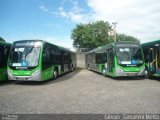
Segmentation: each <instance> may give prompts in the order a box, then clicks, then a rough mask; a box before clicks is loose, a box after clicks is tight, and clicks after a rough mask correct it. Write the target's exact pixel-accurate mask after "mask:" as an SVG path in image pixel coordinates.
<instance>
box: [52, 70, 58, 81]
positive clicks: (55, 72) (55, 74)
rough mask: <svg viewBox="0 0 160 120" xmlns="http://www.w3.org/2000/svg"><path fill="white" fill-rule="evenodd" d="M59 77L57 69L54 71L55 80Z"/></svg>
mask: <svg viewBox="0 0 160 120" xmlns="http://www.w3.org/2000/svg"><path fill="white" fill-rule="evenodd" d="M57 76H58V71H57V69H54V71H53V78H54V79H56V78H57Z"/></svg>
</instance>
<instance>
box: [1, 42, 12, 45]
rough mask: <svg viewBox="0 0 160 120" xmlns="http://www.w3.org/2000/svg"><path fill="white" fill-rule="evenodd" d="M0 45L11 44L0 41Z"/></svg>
mask: <svg viewBox="0 0 160 120" xmlns="http://www.w3.org/2000/svg"><path fill="white" fill-rule="evenodd" d="M0 45H11V43H8V42H2V41H0Z"/></svg>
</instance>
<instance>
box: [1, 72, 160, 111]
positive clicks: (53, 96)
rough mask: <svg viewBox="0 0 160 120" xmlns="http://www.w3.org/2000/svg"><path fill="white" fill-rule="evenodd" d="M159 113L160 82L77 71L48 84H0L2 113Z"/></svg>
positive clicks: (17, 82) (14, 82)
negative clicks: (116, 77) (114, 77)
mask: <svg viewBox="0 0 160 120" xmlns="http://www.w3.org/2000/svg"><path fill="white" fill-rule="evenodd" d="M2 113H9V114H35V113H36V114H37V113H38V114H41V113H43V114H46V113H48V114H50V113H58V114H64V113H65V114H68V113H69V114H74V113H78V114H82V113H85V114H90V113H92V114H105V113H109V114H111V113H124V114H127V113H138V114H139V113H160V80H149V79H137V78H119V79H112V78H108V77H103V76H101V75H100V74H98V73H95V72H93V71H88V70H85V69H84V70H75V71H74V72H70V73H68V74H65V75H62V76H61V77H59V78H58V79H56V80H50V81H46V82H24V81H7V82H2V83H0V114H2Z"/></svg>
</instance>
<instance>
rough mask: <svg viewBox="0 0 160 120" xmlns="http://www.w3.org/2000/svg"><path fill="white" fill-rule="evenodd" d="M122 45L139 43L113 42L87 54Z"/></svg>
mask: <svg viewBox="0 0 160 120" xmlns="http://www.w3.org/2000/svg"><path fill="white" fill-rule="evenodd" d="M124 43H126V44H129V43H134V44H140V43H139V42H132V41H119V42H113V43H110V44H107V45H104V46H100V47H98V48H95V49H93V50H91V51H89V52H88V53H87V54H89V53H92V52H96V51H99V50H103V49H107V48H111V47H113V46H114V45H115V44H124Z"/></svg>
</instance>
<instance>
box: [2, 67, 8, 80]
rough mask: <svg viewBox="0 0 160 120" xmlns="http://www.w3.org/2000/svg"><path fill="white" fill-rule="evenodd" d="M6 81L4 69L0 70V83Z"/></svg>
mask: <svg viewBox="0 0 160 120" xmlns="http://www.w3.org/2000/svg"><path fill="white" fill-rule="evenodd" d="M6 79H7V72H6V69H5V68H1V69H0V81H3V80H6Z"/></svg>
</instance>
